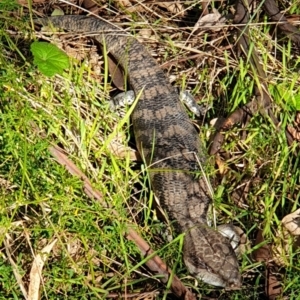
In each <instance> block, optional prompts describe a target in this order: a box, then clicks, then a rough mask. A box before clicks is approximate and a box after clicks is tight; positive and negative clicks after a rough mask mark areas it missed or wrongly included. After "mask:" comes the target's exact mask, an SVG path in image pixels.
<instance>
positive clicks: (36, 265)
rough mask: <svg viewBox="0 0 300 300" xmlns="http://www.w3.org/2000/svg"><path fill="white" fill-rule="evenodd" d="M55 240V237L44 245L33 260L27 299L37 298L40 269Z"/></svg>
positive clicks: (33, 299)
mask: <svg viewBox="0 0 300 300" xmlns="http://www.w3.org/2000/svg"><path fill="white" fill-rule="evenodd" d="M56 242H57V239H55V240H54V241H53V242H52V243H50V244H48V245H47V246H46V247H44V248H43V249H42V250H41V252H40V253H39V254H37V255H36V257H35V258H34V260H33V263H32V267H31V271H30V275H29V278H30V284H29V287H28V300H38V299H39V290H40V284H41V280H42V270H43V267H44V264H45V262H46V260H47V258H48V254H49V253H50V252H51V250H52V248H53V247H54V245H55V244H56Z"/></svg>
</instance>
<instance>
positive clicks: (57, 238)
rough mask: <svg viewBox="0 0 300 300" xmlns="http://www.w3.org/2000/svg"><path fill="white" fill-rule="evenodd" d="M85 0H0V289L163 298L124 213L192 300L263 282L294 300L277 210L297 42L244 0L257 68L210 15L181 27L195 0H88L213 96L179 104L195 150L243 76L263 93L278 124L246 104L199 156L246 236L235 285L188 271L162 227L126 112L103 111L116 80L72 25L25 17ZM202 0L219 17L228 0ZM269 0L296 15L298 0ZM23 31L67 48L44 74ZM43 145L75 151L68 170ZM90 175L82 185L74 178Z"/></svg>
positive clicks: (291, 207) (168, 67)
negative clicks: (205, 156) (188, 107)
mask: <svg viewBox="0 0 300 300" xmlns="http://www.w3.org/2000/svg"><path fill="white" fill-rule="evenodd" d="M90 3H91V1H83V3H82V4H81V5H82V6H81V7H76V6H74V5H75V4H77V5H79V3H77V2H76V1H72V4H66V3H63V2H59V1H58V2H57V3H54V2H51V3H48V1H42V0H41V1H33V3H32V5H29V4H28V3H27V2H26V1H21V0H20V1H19V3H18V5H17V4H16V5H14V4H13V2H12V1H2V2H1V3H0V12H1V17H0V22H1V26H0V27H1V29H0V37H1V43H0V48H1V51H0V53H1V54H0V71H1V77H0V97H1V104H0V109H1V116H0V120H1V125H2V126H1V127H0V144H1V147H0V158H1V160H0V161H1V164H0V165H1V167H0V188H1V196H0V201H1V202H0V209H1V211H0V216H1V218H0V230H1V235H0V236H1V237H2V243H1V245H2V248H1V257H0V282H1V289H0V299H22V298H24V297H25V294H27V293H29V294H30V293H31V294H30V295H33V294H34V292H32V291H30V289H34V288H36V289H37V290H39V293H40V298H42V299H46V298H47V299H67V298H68V299H102V298H104V297H108V298H116V299H117V298H120V297H121V296H122V295H123V296H124V297H128V298H129V297H130V298H135V299H150V298H151V299H154V298H155V299H164V298H168V299H169V298H170V299H171V298H172V295H171V294H170V290H169V288H168V285H166V284H162V283H160V282H159V280H158V278H157V276H156V275H155V274H152V273H151V272H150V271H149V270H148V269H147V268H146V267H145V261H144V260H143V258H142V257H141V255H140V252H139V250H138V248H137V247H136V245H135V244H134V243H133V242H132V241H129V240H127V239H126V232H128V231H127V230H128V224H130V226H132V228H134V229H135V230H136V231H137V232H138V233H139V235H140V236H142V237H143V238H144V239H145V240H146V241H147V242H148V243H149V244H150V245H151V247H152V249H153V250H155V251H157V254H158V255H159V256H160V257H161V258H162V259H163V260H164V261H165V262H166V263H167V264H168V265H169V266H170V267H171V269H172V270H173V271H174V273H175V274H176V275H177V276H178V277H179V279H180V280H181V282H182V283H183V284H184V285H185V286H186V287H188V288H189V289H190V290H191V291H192V292H193V293H194V294H195V295H197V297H198V298H200V295H201V296H202V298H203V299H268V298H269V299H274V295H273V296H272V290H273V291H275V292H276V293H277V294H278V295H279V296H278V299H297V297H298V290H299V282H300V281H299V272H298V269H299V267H300V265H299V249H298V248H297V244H296V242H295V241H294V240H295V238H293V237H292V235H291V234H289V233H288V231H287V229H284V228H285V227H284V226H283V223H282V221H281V220H282V219H283V218H284V217H285V216H286V215H288V214H290V213H291V212H294V211H295V210H297V208H298V207H299V195H300V193H299V188H300V182H299V178H300V176H299V175H300V171H299V155H298V154H297V150H298V149H297V146H298V143H299V141H297V137H298V138H299V131H298V133H297V125H298V124H299V114H297V111H298V110H299V108H300V92H299V86H300V85H299V63H300V60H299V56H298V53H299V48H298V47H297V45H296V44H295V43H294V42H291V41H289V40H288V39H286V38H285V35H284V34H283V33H281V32H280V31H279V30H278V28H277V27H276V26H275V25H274V24H273V23H272V22H271V21H270V20H269V19H268V17H266V15H264V11H263V10H262V9H261V6H260V5H258V6H257V7H256V8H255V9H254V10H253V11H252V12H251V16H252V18H251V21H249V22H251V26H250V36H249V40H250V42H251V43H250V44H251V47H253V48H254V49H255V50H256V52H257V55H258V59H259V64H260V66H262V69H263V71H264V72H265V74H266V78H264V80H261V78H260V79H259V80H258V76H257V74H256V73H255V72H254V71H253V69H251V66H250V63H249V61H250V58H249V56H248V59H247V57H246V56H245V55H244V54H243V53H242V52H241V51H240V50H239V49H238V47H237V42H236V41H237V34H236V31H235V30H234V26H233V25H232V22H231V21H230V20H227V21H226V20H224V21H222V22H225V23H222V22H221V26H220V24H218V25H219V26H217V25H215V26H214V28H212V27H205V26H204V25H203V24H201V26H200V27H199V28H197V27H196V26H195V24H196V22H197V20H198V19H199V18H200V17H201V14H202V6H201V5H200V4H199V3H198V1H190V2H188V3H185V2H175V1H174V2H168V3H166V2H163V3H160V4H153V3H152V2H150V1H148V2H147V1H146V2H144V3H140V4H138V3H137V2H135V1H110V2H108V3H107V2H106V1H102V2H101V1H98V4H96V5H95V6H94V7H93V9H94V12H95V13H97V14H99V15H100V16H101V17H103V18H105V19H106V20H109V21H111V22H112V23H114V24H117V25H118V26H120V27H122V28H124V29H126V30H127V31H128V32H129V33H131V34H133V35H134V36H135V37H136V38H137V39H138V40H139V41H140V42H141V43H143V44H144V45H145V46H146V47H147V49H148V51H149V53H150V54H151V55H152V56H153V57H154V58H155V59H156V60H157V62H158V64H159V65H161V67H162V68H163V69H164V71H165V73H166V76H167V77H168V78H169V79H170V81H171V82H172V84H174V85H175V86H177V87H179V88H180V89H187V90H189V91H190V92H191V93H192V94H193V95H194V96H195V98H196V100H197V101H198V102H199V103H201V104H204V105H206V106H210V107H211V109H210V110H208V111H207V113H206V115H205V116H204V117H200V118H198V117H196V116H194V115H193V114H192V113H190V116H191V120H193V122H194V123H195V126H197V127H198V128H199V134H200V137H201V139H202V140H203V142H204V143H205V145H206V147H207V149H208V148H209V146H210V145H211V140H212V137H213V136H214V133H215V129H214V127H213V125H212V124H213V121H214V120H216V118H219V120H220V118H222V117H224V118H225V117H227V116H229V115H230V114H231V113H232V112H234V111H236V110H237V108H240V107H243V105H245V104H246V103H249V102H250V101H252V100H253V99H254V98H255V87H257V86H258V87H261V86H264V87H267V89H268V92H269V94H270V95H271V99H272V102H271V106H270V109H271V110H272V112H273V114H274V116H275V117H276V119H277V120H278V121H279V123H278V124H276V125H274V122H273V121H272V119H271V118H270V117H268V116H267V115H265V114H261V113H260V112H259V111H258V110H257V112H256V113H255V114H254V115H253V116H252V117H251V118H248V120H247V122H240V123H238V124H236V125H235V126H233V127H232V128H230V129H228V130H223V131H224V135H225V138H224V144H223V146H222V149H221V151H220V152H218V153H217V154H216V155H214V156H213V157H212V160H211V164H210V168H209V169H208V170H207V172H209V175H210V176H211V178H212V181H213V184H214V209H215V214H216V218H217V223H218V224H219V223H232V224H234V225H236V226H239V227H241V228H242V229H243V231H244V232H245V234H246V236H247V238H248V239H249V241H250V247H249V248H248V249H247V250H246V252H245V253H244V254H243V255H242V256H241V258H240V265H241V272H242V276H243V286H242V289H241V290H238V291H225V290H222V289H218V288H214V287H212V286H208V285H205V284H203V283H202V282H197V281H196V280H195V279H194V278H193V277H192V276H190V275H189V274H188V272H187V270H186V268H185V266H184V264H183V262H182V257H181V248H182V238H183V236H182V235H179V236H177V234H176V233H175V232H174V231H172V229H171V233H172V235H173V238H174V239H173V240H172V241H170V240H169V239H168V235H170V233H168V234H166V230H167V226H166V221H165V219H164V217H162V216H160V213H159V212H157V210H156V209H155V205H154V202H155V199H154V196H153V194H152V193H151V189H150V186H149V182H148V177H147V172H146V170H145V167H144V166H143V164H142V163H141V162H140V161H139V160H138V159H137V158H136V156H137V154H136V151H135V149H136V148H135V143H134V138H133V136H132V131H131V128H130V118H129V113H127V114H126V113H125V116H119V115H118V114H117V113H116V112H112V111H111V110H110V106H109V101H108V100H109V98H110V97H111V96H113V95H115V94H117V93H118V89H117V88H116V86H118V87H120V86H122V84H120V83H119V82H112V79H111V76H110V75H109V67H108V63H107V60H106V59H105V58H103V57H102V53H101V49H100V48H99V47H96V45H94V44H93V41H92V39H90V38H88V37H86V36H83V35H82V34H80V35H78V34H74V33H72V34H70V33H67V34H65V33H58V32H56V34H55V35H53V34H52V35H50V34H48V33H49V31H50V30H48V33H47V32H46V31H42V32H41V31H40V29H41V28H40V27H38V26H33V23H32V18H34V17H36V16H39V15H41V14H44V15H50V14H51V13H52V12H53V11H54V10H55V9H60V10H62V11H63V12H64V13H65V14H78V13H81V14H83V13H84V12H83V7H84V6H85V8H86V9H87V8H88V7H89V6H88V4H90ZM167 4H168V5H167ZM213 5H214V7H215V9H217V11H218V12H219V13H221V14H222V15H227V16H230V14H234V10H233V8H234V6H233V4H232V3H230V2H228V3H227V2H215V3H214V4H213ZM280 5H281V7H280V10H281V11H282V12H285V14H286V16H287V17H288V20H289V21H290V22H291V24H294V25H295V26H297V24H299V17H298V15H299V14H300V11H299V8H298V6H299V3H298V2H297V1H296V0H294V1H290V2H287V1H282V2H281V3H280ZM209 12H210V13H212V12H213V10H212V6H209ZM214 13H215V15H212V16H211V17H212V18H215V16H216V12H214ZM297 17H298V19H297ZM202 20H203V19H202ZM297 22H298V23H297ZM216 26H217V27H218V28H216ZM34 41H47V42H48V41H51V42H53V43H55V44H56V45H58V46H59V47H60V48H61V49H63V50H64V51H65V52H66V53H67V54H68V56H70V57H71V59H70V65H69V67H68V68H65V69H64V70H63V71H62V72H61V73H60V74H56V75H54V76H52V77H48V76H46V75H44V74H42V73H41V72H40V70H39V68H38V66H37V65H36V64H35V63H34V57H33V53H32V52H31V51H30V48H31V45H32V43H33V42H34ZM122 80H123V79H122ZM122 80H121V81H122ZM297 119H298V120H297ZM288 126H289V128H290V134H291V136H292V138H293V141H294V142H293V144H292V145H290V146H289V145H288V142H287V138H286V132H285V129H286V128H288ZM297 134H298V136H297ZM55 147H59V148H60V149H63V152H64V154H65V155H66V156H67V157H68V159H69V160H70V161H72V162H73V163H74V164H75V165H74V166H71V165H68V166H67V169H66V168H65V167H64V165H65V164H66V161H65V160H64V158H63V159H62V160H61V161H60V160H59V159H58V157H57V155H58V154H57V152H55V149H57V148H55ZM51 153H52V154H51ZM53 154H54V156H53ZM68 163H69V164H70V162H68ZM75 166H76V168H78V169H74V168H75ZM72 168H73V169H72ZM70 170H73V172H70ZM74 170H75V171H74ZM79 170H81V172H82V173H80V174H79V173H78V172H79ZM76 174H77V175H78V174H79V178H78V177H76V176H74V175H76ZM83 176H86V177H83ZM84 178H85V180H82V179H84ZM83 182H84V183H85V184H83ZM91 186H92V187H93V188H94V189H96V190H97V191H98V194H97V195H98V196H96V199H95V196H94V198H93V197H90V194H89V193H88V192H87V189H89V188H90V187H91ZM293 220H294V219H293ZM47 245H48V248H46V249H45V247H46V246H47ZM42 249H43V250H42ZM44 252H47V253H48V254H47V260H46V261H45V263H44V265H43V268H42V269H40V271H37V270H35V269H34V268H32V266H33V265H34V263H33V262H34V259H39V258H40V257H41V253H44ZM39 272H40V273H39ZM39 274H40V275H41V276H35V275H39ZM36 277H38V278H41V281H40V282H39V281H38V280H37V279H36ZM32 282H33V283H32ZM30 283H31V284H30ZM273 286H275V287H276V288H273ZM272 297H273V298H272ZM30 299H34V296H32V298H30Z"/></svg>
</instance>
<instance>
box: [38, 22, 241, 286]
mask: <svg viewBox="0 0 300 300" xmlns="http://www.w3.org/2000/svg"><path fill="white" fill-rule="evenodd" d="M35 22H36V23H38V24H42V25H49V23H52V24H53V25H54V26H56V27H59V28H62V29H65V30H69V31H72V32H85V33H89V34H91V35H92V37H93V38H94V39H95V40H96V41H98V42H99V43H101V44H103V42H104V43H105V44H106V49H107V52H109V53H111V54H112V55H113V56H114V57H115V58H116V59H117V61H118V62H119V64H120V65H121V66H122V68H123V69H124V70H126V73H127V74H128V77H129V83H130V86H131V88H132V89H133V90H134V91H135V94H136V95H140V98H139V100H138V101H137V103H136V106H135V108H134V111H133V113H132V116H131V117H132V124H133V129H134V135H135V140H136V143H137V148H138V150H139V152H140V154H141V156H142V157H143V158H144V161H145V163H146V164H147V166H148V167H149V172H150V181H151V185H152V189H153V191H154V193H155V195H156V196H157V197H158V198H159V200H160V203H161V206H162V208H163V209H164V210H166V212H167V214H168V216H169V218H170V219H171V220H173V221H174V222H175V224H176V229H177V231H178V232H179V233H182V232H184V233H185V237H184V249H183V258H184V262H185V264H186V266H187V268H188V270H189V272H190V273H191V274H192V275H194V276H195V277H197V278H199V279H200V280H203V281H205V282H207V283H209V284H213V285H216V286H224V287H227V288H237V287H239V286H240V285H241V276H240V273H239V266H238V262H237V258H236V255H235V253H234V251H233V249H232V247H231V245H230V243H229V241H228V240H227V239H226V238H225V237H223V236H222V235H221V234H220V233H219V232H217V231H215V230H214V229H212V228H210V227H208V225H207V212H208V208H209V205H210V202H211V198H210V196H209V193H208V188H207V184H206V182H205V180H204V178H203V177H200V178H198V177H197V176H195V172H200V174H201V171H200V167H199V162H200V163H201V164H203V165H204V164H205V162H206V155H205V151H204V149H203V147H202V146H201V143H200V139H199V136H198V133H197V131H196V129H195V128H194V126H193V124H192V123H191V121H190V120H189V117H188V115H187V113H186V111H185V110H184V108H183V106H182V104H181V102H180V101H179V97H178V94H177V93H176V90H175V89H174V88H173V87H172V86H171V85H170V84H169V82H168V80H167V79H166V77H165V74H164V72H163V71H162V70H161V68H160V67H159V66H158V65H157V63H156V62H155V60H154V59H153V58H152V57H151V56H150V55H149V54H148V52H147V51H146V49H145V47H144V46H143V45H142V44H140V43H139V42H138V41H137V40H136V39H135V38H133V37H132V36H130V35H128V34H126V33H125V32H124V31H122V30H121V29H120V28H118V27H116V26H113V25H110V24H108V23H107V22H105V21H102V20H100V19H97V18H94V17H85V16H57V17H51V18H44V19H38V20H36V21H35Z"/></svg>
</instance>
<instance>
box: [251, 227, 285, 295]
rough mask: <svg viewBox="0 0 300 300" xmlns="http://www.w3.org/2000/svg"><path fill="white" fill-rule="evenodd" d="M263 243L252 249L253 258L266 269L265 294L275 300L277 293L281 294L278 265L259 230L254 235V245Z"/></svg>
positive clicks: (269, 246)
mask: <svg viewBox="0 0 300 300" xmlns="http://www.w3.org/2000/svg"><path fill="white" fill-rule="evenodd" d="M261 243H264V244H263V245H262V246H261V247H260V248H258V249H256V250H255V251H253V258H254V260H255V261H258V262H263V263H264V264H265V267H266V270H265V275H266V281H265V294H266V296H267V297H268V299H270V300H275V299H276V298H277V297H278V296H279V295H282V292H283V290H282V286H281V278H280V276H278V275H279V272H278V266H277V265H276V264H275V262H274V261H273V260H272V259H273V253H272V248H271V245H270V244H268V243H265V239H264V237H263V235H262V230H259V231H258V233H257V236H256V240H255V245H258V244H261Z"/></svg>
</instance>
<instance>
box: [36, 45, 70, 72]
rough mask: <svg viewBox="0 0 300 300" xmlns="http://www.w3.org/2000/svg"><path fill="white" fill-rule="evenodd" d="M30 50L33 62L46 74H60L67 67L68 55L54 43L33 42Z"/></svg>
mask: <svg viewBox="0 0 300 300" xmlns="http://www.w3.org/2000/svg"><path fill="white" fill-rule="evenodd" d="M30 50H31V52H32V54H33V57H34V60H33V63H34V64H35V65H36V66H37V67H38V69H39V70H40V71H41V73H43V74H44V75H46V76H49V77H51V76H53V75H55V74H62V72H63V70H64V69H66V68H68V67H69V57H68V56H67V54H66V53H64V52H63V51H62V50H60V49H58V48H57V47H56V46H55V45H52V44H49V43H46V42H34V43H32V44H31V47H30Z"/></svg>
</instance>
